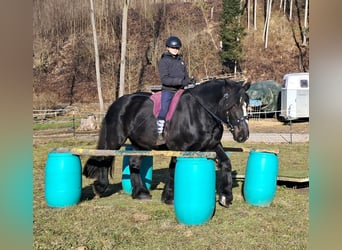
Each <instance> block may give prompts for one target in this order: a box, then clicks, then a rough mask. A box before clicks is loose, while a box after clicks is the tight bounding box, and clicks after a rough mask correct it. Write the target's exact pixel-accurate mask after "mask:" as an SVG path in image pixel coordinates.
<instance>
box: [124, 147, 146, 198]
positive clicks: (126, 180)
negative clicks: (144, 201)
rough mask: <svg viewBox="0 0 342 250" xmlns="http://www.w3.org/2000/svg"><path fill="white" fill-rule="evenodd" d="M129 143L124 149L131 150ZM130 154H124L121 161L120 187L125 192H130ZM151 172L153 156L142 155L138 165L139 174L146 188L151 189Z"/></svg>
mask: <svg viewBox="0 0 342 250" xmlns="http://www.w3.org/2000/svg"><path fill="white" fill-rule="evenodd" d="M132 149H133V147H132V146H131V145H127V146H126V150H132ZM129 159H130V156H124V158H123V163H122V180H121V185H122V189H123V190H124V191H125V193H127V194H132V189H133V188H132V183H131V171H130V169H129ZM152 172H153V157H152V156H144V157H143V160H142V162H141V165H140V176H141V179H142V181H143V183H144V184H145V186H146V188H147V189H151V184H152Z"/></svg>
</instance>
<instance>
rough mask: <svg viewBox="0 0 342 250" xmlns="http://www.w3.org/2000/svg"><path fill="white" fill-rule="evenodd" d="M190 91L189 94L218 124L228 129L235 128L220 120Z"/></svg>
mask: <svg viewBox="0 0 342 250" xmlns="http://www.w3.org/2000/svg"><path fill="white" fill-rule="evenodd" d="M188 91H189V93H190V94H191V96H192V97H193V98H195V100H196V102H197V103H198V104H199V105H200V106H201V107H202V108H203V109H204V110H205V111H207V112H208V113H209V114H210V115H211V116H212V117H213V118H214V120H215V121H216V122H217V123H223V124H225V125H226V126H227V127H229V129H233V126H232V125H231V124H230V123H228V122H225V121H223V120H222V119H220V117H218V116H217V115H216V114H214V113H213V112H212V111H210V110H209V109H208V108H207V107H206V106H204V105H203V104H202V102H201V101H200V100H198V98H197V97H196V95H193V94H192V91H191V90H190V89H188Z"/></svg>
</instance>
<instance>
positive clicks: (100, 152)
mask: <svg viewBox="0 0 342 250" xmlns="http://www.w3.org/2000/svg"><path fill="white" fill-rule="evenodd" d="M223 149H224V150H225V151H228V152H244V153H249V152H251V150H254V151H257V152H269V153H274V154H279V150H269V149H249V148H244V147H224V148H223ZM52 151H54V152H60V153H63V152H64V153H65V152H70V153H72V154H75V155H87V156H91V155H92V156H119V155H141V156H157V155H161V156H170V157H171V156H174V157H187V158H197V157H204V158H212V159H213V158H216V153H215V152H202V151H171V150H108V149H83V148H55V149H52Z"/></svg>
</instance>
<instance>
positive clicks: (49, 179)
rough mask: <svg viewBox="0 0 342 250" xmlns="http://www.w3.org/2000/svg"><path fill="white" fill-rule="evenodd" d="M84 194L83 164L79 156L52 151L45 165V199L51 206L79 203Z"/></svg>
mask: <svg viewBox="0 0 342 250" xmlns="http://www.w3.org/2000/svg"><path fill="white" fill-rule="evenodd" d="M81 195H82V165H81V160H80V158H79V156H77V155H73V154H71V153H69V152H67V153H64V152H63V153H59V152H50V153H49V154H48V158H47V161H46V167H45V199H46V203H47V204H48V206H50V207H66V206H72V205H75V204H77V203H78V202H79V201H80V199H81Z"/></svg>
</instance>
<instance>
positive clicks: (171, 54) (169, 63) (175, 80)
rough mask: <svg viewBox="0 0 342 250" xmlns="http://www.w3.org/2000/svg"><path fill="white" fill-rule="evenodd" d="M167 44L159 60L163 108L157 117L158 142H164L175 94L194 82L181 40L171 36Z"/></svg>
mask: <svg viewBox="0 0 342 250" xmlns="http://www.w3.org/2000/svg"><path fill="white" fill-rule="evenodd" d="M165 45H166V50H167V51H166V52H164V53H163V54H162V56H161V58H160V60H159V62H158V70H159V76H160V80H161V83H162V94H161V109H160V112H159V115H158V117H157V118H158V120H157V130H158V142H159V143H160V144H161V143H163V131H164V125H165V117H166V114H167V111H168V109H169V105H170V102H171V100H172V97H173V95H174V94H175V93H176V91H177V90H179V89H180V88H184V87H185V86H187V85H188V84H190V83H192V82H193V79H192V78H189V75H188V71H187V69H186V65H185V62H184V61H183V59H182V55H181V54H179V50H180V48H181V47H182V42H181V40H180V39H179V38H178V37H176V36H170V37H169V38H168V39H167V40H166V42H165ZM157 144H158V143H157Z"/></svg>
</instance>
